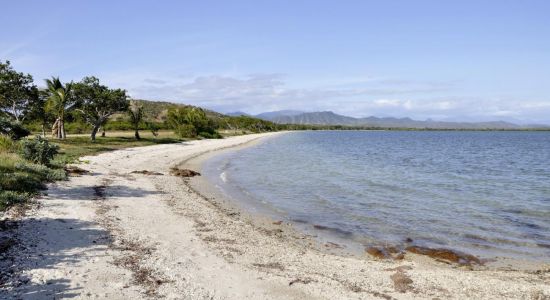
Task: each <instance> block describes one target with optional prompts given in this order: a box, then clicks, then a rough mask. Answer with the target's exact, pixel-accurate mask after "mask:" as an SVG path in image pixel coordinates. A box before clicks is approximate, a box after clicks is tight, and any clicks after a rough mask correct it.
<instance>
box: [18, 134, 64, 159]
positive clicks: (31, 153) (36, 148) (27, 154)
mask: <svg viewBox="0 0 550 300" xmlns="http://www.w3.org/2000/svg"><path fill="white" fill-rule="evenodd" d="M58 151H59V146H57V145H53V144H50V143H49V142H48V141H47V140H46V139H43V138H42V137H41V136H36V138H35V139H34V140H25V141H23V144H22V147H21V156H23V158H25V159H26V160H29V161H32V162H34V163H39V164H43V165H45V164H49V163H50V161H51V160H52V159H53V157H54V156H55V155H56V154H57V153H58Z"/></svg>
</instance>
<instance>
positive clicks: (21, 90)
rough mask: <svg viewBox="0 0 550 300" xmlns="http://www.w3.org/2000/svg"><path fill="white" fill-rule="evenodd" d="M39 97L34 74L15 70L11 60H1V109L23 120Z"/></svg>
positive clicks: (16, 118) (17, 119) (18, 120)
mask: <svg viewBox="0 0 550 300" xmlns="http://www.w3.org/2000/svg"><path fill="white" fill-rule="evenodd" d="M37 99H38V89H37V87H36V85H34V83H33V79H32V76H31V75H30V74H23V73H19V72H17V71H15V70H14V69H13V68H12V66H11V64H10V62H9V61H6V62H5V63H3V62H1V61H0V110H1V111H2V112H3V113H4V114H7V115H9V116H10V117H12V118H14V119H15V120H16V121H17V122H21V121H23V119H25V117H26V116H27V113H28V111H29V107H30V106H31V105H32V104H33V103H34V102H36V101H37Z"/></svg>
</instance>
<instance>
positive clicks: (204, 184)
mask: <svg viewBox="0 0 550 300" xmlns="http://www.w3.org/2000/svg"><path fill="white" fill-rule="evenodd" d="M282 134H284V132H283V133H282ZM273 137H274V136H270V137H263V138H259V139H256V140H253V141H250V142H247V143H245V144H241V145H237V146H233V147H228V148H223V149H218V150H214V151H208V152H205V153H199V154H198V155H196V156H193V157H191V158H188V159H186V160H184V161H182V162H181V163H178V164H177V166H180V167H182V168H187V169H192V170H197V171H199V172H201V173H203V170H204V165H205V164H206V162H207V161H209V160H210V159H213V158H214V157H216V156H219V155H224V154H226V153H230V152H236V151H239V150H242V149H244V148H247V147H251V146H254V145H257V144H259V143H262V142H265V141H266V140H267V139H268V138H273ZM184 183H185V184H186V185H187V186H188V188H189V189H191V190H192V191H193V192H196V193H198V194H200V195H201V196H203V197H205V198H207V199H209V200H210V201H215V202H216V203H217V204H219V205H222V206H223V207H224V208H225V209H227V210H231V211H234V212H237V213H238V214H239V215H240V217H241V218H243V219H245V220H246V221H247V222H249V223H251V224H253V225H254V226H258V227H262V226H263V227H271V228H272V229H273V228H280V229H282V230H283V231H284V233H285V236H288V237H292V238H289V242H293V239H295V240H299V241H306V242H305V243H302V245H307V246H308V247H313V248H314V249H315V250H317V251H321V252H323V253H326V254H333V255H341V256H347V257H354V258H358V259H364V258H365V256H369V255H373V256H374V257H376V256H380V255H381V253H379V251H378V250H381V251H383V252H387V249H388V248H389V249H392V248H397V249H401V250H400V251H402V252H403V253H407V252H408V253H409V254H410V252H411V251H406V250H405V249H406V248H407V246H408V247H415V249H411V250H412V251H413V252H414V251H417V252H421V251H424V252H426V251H430V250H434V249H433V248H423V247H422V246H417V245H416V244H414V243H412V244H408V245H406V244H401V245H397V244H395V245H393V244H392V245H389V244H386V243H376V242H375V243H372V244H370V245H365V244H362V243H361V242H359V241H356V240H354V239H352V238H346V237H340V236H338V235H337V234H336V233H333V232H331V231H332V230H337V229H332V228H326V227H324V226H320V225H316V224H314V223H299V222H295V221H292V220H289V219H287V218H285V216H283V215H277V213H275V212H266V211H265V209H264V210H263V211H258V210H257V209H256V208H254V209H253V208H252V207H250V205H254V204H251V203H245V202H246V201H242V200H241V199H236V198H235V197H233V196H231V195H229V194H227V193H226V192H225V191H223V190H222V188H220V187H218V186H217V185H216V184H215V183H213V182H211V181H210V180H209V179H208V178H207V177H206V176H197V177H192V178H189V179H188V180H186V181H184ZM256 205H257V204H256ZM280 222H282V223H283V224H284V225H286V226H283V227H280V226H273V224H275V223H280ZM438 249H443V250H448V252H449V253H448V255H455V254H456V255H460V256H463V257H464V258H470V259H472V260H473V261H480V262H482V265H478V266H477V268H483V269H489V270H501V269H503V270H514V271H535V270H537V269H539V268H540V266H541V265H542V266H550V262H544V261H535V260H526V259H519V258H511V257H503V256H491V257H479V256H473V255H470V254H469V253H464V252H460V251H456V250H454V249H452V248H438ZM369 251H370V252H373V253H372V254H369V253H368V252H369ZM391 254H392V253H384V256H385V258H386V259H392V258H391V257H392V256H395V255H391ZM435 260H437V258H435ZM474 267H476V266H474Z"/></svg>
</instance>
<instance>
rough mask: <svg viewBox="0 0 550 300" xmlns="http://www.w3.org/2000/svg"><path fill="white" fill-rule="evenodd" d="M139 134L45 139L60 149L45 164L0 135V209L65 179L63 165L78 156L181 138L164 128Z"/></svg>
mask: <svg viewBox="0 0 550 300" xmlns="http://www.w3.org/2000/svg"><path fill="white" fill-rule="evenodd" d="M140 134H141V136H142V139H141V140H139V141H138V140H136V139H135V138H134V132H133V131H132V132H129V131H122V132H107V136H106V137H97V139H96V141H95V142H92V141H91V140H90V137H89V136H88V135H69V136H68V137H67V139H65V140H57V139H51V138H49V140H50V142H52V143H54V144H57V145H59V146H60V151H59V154H58V155H56V156H55V158H54V160H53V161H52V162H51V163H50V165H48V166H44V165H39V164H34V163H31V162H29V161H27V160H25V159H23V158H22V157H21V156H20V155H19V151H20V147H19V143H18V142H14V141H12V140H10V139H9V138H7V137H4V136H1V135H0V212H1V211H5V210H6V209H8V208H9V207H11V206H13V205H17V204H23V203H25V202H26V201H28V200H29V199H31V198H32V197H33V196H36V195H38V194H39V193H40V191H41V190H43V189H44V188H45V183H47V182H53V181H58V180H64V179H66V178H67V175H66V172H65V170H64V168H65V165H66V164H68V163H72V162H75V161H77V160H78V158H79V157H81V156H87V155H94V154H99V153H102V152H107V151H113V150H117V149H122V148H129V147H138V146H148V145H156V144H168V143H177V142H180V141H182V140H181V139H179V138H177V137H176V136H175V135H174V134H173V133H172V132H167V131H163V132H159V135H158V136H157V137H154V136H153V135H152V134H151V133H150V132H140Z"/></svg>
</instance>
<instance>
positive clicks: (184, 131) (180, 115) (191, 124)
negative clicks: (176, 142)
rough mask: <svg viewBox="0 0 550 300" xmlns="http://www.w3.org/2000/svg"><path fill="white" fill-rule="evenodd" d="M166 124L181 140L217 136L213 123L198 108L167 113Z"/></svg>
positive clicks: (180, 109)
mask: <svg viewBox="0 0 550 300" xmlns="http://www.w3.org/2000/svg"><path fill="white" fill-rule="evenodd" d="M168 123H169V124H170V125H171V126H172V128H174V130H175V132H176V134H178V135H179V136H180V137H182V138H185V137H190V138H194V137H197V136H202V137H206V138H210V137H217V136H219V134H218V132H217V131H216V124H215V122H214V121H213V120H211V119H209V118H208V117H207V116H206V113H205V112H204V111H203V110H202V109H200V108H198V107H181V108H177V109H172V110H170V111H168Z"/></svg>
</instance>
